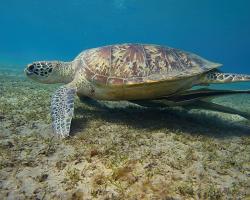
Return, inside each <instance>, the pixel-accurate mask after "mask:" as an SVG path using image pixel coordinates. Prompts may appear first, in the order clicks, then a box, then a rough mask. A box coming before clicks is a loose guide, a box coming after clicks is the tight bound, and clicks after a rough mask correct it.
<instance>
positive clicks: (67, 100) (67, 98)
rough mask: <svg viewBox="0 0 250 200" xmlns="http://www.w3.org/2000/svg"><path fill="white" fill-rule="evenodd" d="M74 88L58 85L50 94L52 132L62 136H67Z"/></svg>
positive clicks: (72, 111)
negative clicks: (51, 94)
mask: <svg viewBox="0 0 250 200" xmlns="http://www.w3.org/2000/svg"><path fill="white" fill-rule="evenodd" d="M75 95H76V88H72V87H67V86H63V87H60V88H59V89H58V90H57V91H56V92H55V93H54V94H53V96H52V101H51V118H52V128H53V131H54V133H55V134H56V135H57V136H59V137H62V138H65V137H67V136H69V132H70V125H71V120H72V117H73V114H74V97H75Z"/></svg>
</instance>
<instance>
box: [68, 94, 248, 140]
mask: <svg viewBox="0 0 250 200" xmlns="http://www.w3.org/2000/svg"><path fill="white" fill-rule="evenodd" d="M83 103H86V99H85V100H84V102H83ZM89 104H91V105H90V106H91V107H90V108H91V109H86V108H82V106H80V107H77V108H76V109H75V114H76V115H77V116H80V118H79V117H78V118H75V119H73V120H72V130H71V133H72V134H73V135H75V134H76V133H77V132H79V131H83V130H84V129H85V127H86V125H87V123H88V122H89V121H91V120H96V119H101V120H103V121H106V122H109V123H114V124H120V125H126V126H129V127H131V128H133V129H144V130H145V131H157V130H160V129H162V128H166V129H167V131H169V132H176V130H178V132H181V133H187V134H193V135H207V136H212V137H218V138H221V137H229V136H246V135H250V127H248V126H244V125H241V124H235V123H232V122H231V121H228V120H223V119H222V118H220V117H218V116H216V115H213V114H205V113H202V112H196V113H190V112H188V111H186V110H184V109H175V108H167V109H164V110H163V109H156V108H140V107H135V106H128V107H124V108H115V107H114V108H109V107H105V106H104V105H103V104H102V103H99V102H89V101H88V102H87V105H89Z"/></svg>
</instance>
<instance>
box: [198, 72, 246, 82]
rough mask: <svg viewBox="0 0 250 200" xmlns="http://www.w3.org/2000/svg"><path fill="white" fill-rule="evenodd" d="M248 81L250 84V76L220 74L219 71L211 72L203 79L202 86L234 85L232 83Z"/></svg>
mask: <svg viewBox="0 0 250 200" xmlns="http://www.w3.org/2000/svg"><path fill="white" fill-rule="evenodd" d="M247 81H249V82H250V75H245V74H232V73H223V72H220V71H219V70H212V71H209V72H207V73H206V74H205V75H204V76H202V78H201V83H202V84H210V83H232V82H247Z"/></svg>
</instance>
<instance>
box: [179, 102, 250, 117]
mask: <svg viewBox="0 0 250 200" xmlns="http://www.w3.org/2000/svg"><path fill="white" fill-rule="evenodd" d="M183 107H184V108H187V109H204V110H212V111H218V112H223V113H228V114H233V115H239V116H241V117H244V118H246V119H248V120H250V114H248V113H246V112H242V111H239V110H236V109H234V108H230V107H226V106H222V105H219V104H216V103H212V102H208V101H201V100H199V101H196V102H195V103H194V104H190V105H185V106H183Z"/></svg>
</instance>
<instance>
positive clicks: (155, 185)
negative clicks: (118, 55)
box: [0, 69, 250, 200]
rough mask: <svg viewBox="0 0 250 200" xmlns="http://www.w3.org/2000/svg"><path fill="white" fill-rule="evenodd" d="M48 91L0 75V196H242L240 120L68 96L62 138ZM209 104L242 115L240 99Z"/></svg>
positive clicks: (246, 174) (245, 172)
mask: <svg viewBox="0 0 250 200" xmlns="http://www.w3.org/2000/svg"><path fill="white" fill-rule="evenodd" d="M56 88H58V85H42V84H38V83H34V82H31V81H29V80H27V79H26V78H25V77H24V76H23V75H22V72H19V71H10V70H6V69H2V70H0V122H1V124H0V197H1V199H41V200H42V199H84V200H85V199H89V200H91V199H106V200H108V199H117V200H118V199H131V200H132V199H133V200H136V199H138V200H139V199H153V200H157V199H164V200H179V199H180V200H181V199H211V200H212V199H215V200H217V199H250V156H249V155H250V123H249V121H247V120H246V119H244V118H242V117H239V116H236V115H229V114H222V113H219V112H212V111H201V110H193V111H186V110H183V109H181V108H171V109H170V108H169V109H164V110H159V109H143V108H139V107H136V106H132V105H130V104H128V103H126V102H116V103H109V102H103V103H102V104H103V105H104V106H102V107H101V108H100V106H99V107H98V106H96V107H95V106H91V105H89V104H87V103H86V102H82V101H80V100H79V99H78V98H76V99H75V116H74V118H73V121H72V127H71V133H72V136H71V137H70V138H68V139H64V140H62V139H58V138H56V137H54V136H53V133H52V129H51V119H50V96H51V95H52V94H53V92H54V91H55V90H56ZM216 102H217V103H221V104H222V105H227V106H231V107H234V108H237V109H240V110H244V111H248V112H249V113H250V95H235V96H230V97H223V98H218V99H217V100H216Z"/></svg>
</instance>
